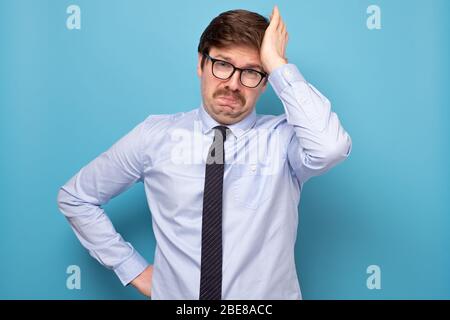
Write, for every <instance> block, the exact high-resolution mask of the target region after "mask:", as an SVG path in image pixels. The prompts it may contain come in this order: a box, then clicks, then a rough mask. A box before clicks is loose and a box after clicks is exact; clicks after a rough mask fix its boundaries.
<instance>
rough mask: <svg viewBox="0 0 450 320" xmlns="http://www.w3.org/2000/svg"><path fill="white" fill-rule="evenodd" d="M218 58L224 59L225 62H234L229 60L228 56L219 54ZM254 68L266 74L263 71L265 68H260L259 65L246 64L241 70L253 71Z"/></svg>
mask: <svg viewBox="0 0 450 320" xmlns="http://www.w3.org/2000/svg"><path fill="white" fill-rule="evenodd" d="M216 58H222V59H224V60H225V61H228V62H230V63H231V62H232V60H231V59H230V58H228V57H226V56H224V55H222V54H218V55H216ZM252 68H257V69H259V70H258V71H260V72H264V71H263V70H264V69H263V68H262V67H261V66H260V65H258V64H251V63H250V64H246V65H245V66H243V67H241V69H252Z"/></svg>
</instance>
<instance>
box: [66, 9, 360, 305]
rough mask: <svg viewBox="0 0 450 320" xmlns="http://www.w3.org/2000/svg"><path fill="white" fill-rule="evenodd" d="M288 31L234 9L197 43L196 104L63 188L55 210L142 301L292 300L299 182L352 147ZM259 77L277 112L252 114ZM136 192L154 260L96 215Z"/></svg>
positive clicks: (143, 127) (157, 119)
mask: <svg viewBox="0 0 450 320" xmlns="http://www.w3.org/2000/svg"><path fill="white" fill-rule="evenodd" d="M287 41H288V34H287V31H286V26H285V24H284V22H283V20H282V18H281V16H280V14H279V11H278V8H277V7H274V9H273V11H272V15H271V18H270V23H269V22H268V21H267V19H266V18H264V17H262V16H260V15H259V14H256V13H253V12H249V11H244V10H234V11H228V12H224V13H222V14H220V15H219V16H218V17H216V18H215V19H213V20H212V21H211V23H210V25H209V26H208V27H207V28H206V30H205V31H204V33H203V35H202V36H201V39H200V43H199V46H198V68H197V71H198V76H199V77H200V80H201V93H202V104H201V106H200V107H199V108H198V109H194V110H192V111H190V112H186V113H178V114H174V115H154V116H153V115H151V116H149V117H148V118H147V119H146V120H145V121H143V122H142V123H140V124H139V125H138V126H136V127H135V128H134V129H133V130H132V131H131V132H130V133H128V134H127V135H126V136H125V137H123V138H122V139H120V140H119V141H118V142H117V143H115V144H114V145H113V146H112V147H111V148H110V149H109V150H107V151H106V152H104V153H103V154H101V155H100V156H99V157H98V158H96V159H95V160H93V161H92V162H91V163H89V164H88V165H87V166H85V167H84V168H82V169H81V170H80V172H79V173H78V174H77V175H75V176H74V177H73V178H72V179H71V180H69V181H68V182H67V184H66V185H64V186H63V187H62V188H61V190H60V192H59V194H58V204H59V208H60V210H61V211H62V212H63V213H64V215H65V216H66V217H67V218H68V220H69V222H70V223H71V226H72V228H73V229H74V231H75V233H76V235H77V237H78V238H79V240H80V241H81V243H82V245H83V246H84V247H86V248H87V249H88V250H89V252H90V254H91V255H92V256H93V257H94V258H96V259H97V260H98V261H99V262H100V263H101V264H103V265H104V266H106V267H108V268H111V269H112V270H114V271H115V273H116V274H117V276H118V277H119V279H120V280H121V282H122V283H123V284H124V285H128V284H129V283H131V284H132V285H133V286H135V287H136V288H137V289H138V290H139V291H140V292H141V293H143V294H144V295H146V296H149V297H150V296H151V297H152V299H214V300H217V299H301V292H300V287H299V283H298V278H297V273H296V267H295V259H294V245H295V240H296V234H297V222H298V211H297V210H298V209H297V208H298V204H299V200H300V192H301V189H302V186H303V184H304V183H305V182H306V181H307V180H308V179H309V178H310V177H312V176H315V175H319V174H322V173H324V172H325V171H327V170H328V169H330V168H331V167H333V166H334V165H336V164H337V163H339V162H340V161H342V160H344V159H345V158H346V157H347V156H348V154H349V152H350V148H351V140H350V137H349V135H348V134H347V133H346V132H345V130H344V129H343V128H342V126H341V124H340V122H339V120H338V118H337V116H336V114H335V113H333V112H331V110H330V102H329V101H328V100H327V98H325V97H324V96H323V95H322V94H321V93H320V92H319V91H318V90H317V89H315V88H314V87H313V86H312V85H310V84H308V83H307V82H306V81H305V80H304V78H303V77H302V75H301V73H300V72H299V71H298V69H297V67H296V66H295V65H292V64H288V63H287V59H286V57H285V51H286V45H287ZM267 82H269V83H270V84H271V85H272V87H273V89H274V91H275V93H276V94H277V95H278V97H279V98H280V99H281V101H282V103H283V105H284V109H285V114H283V115H280V116H270V115H256V111H255V105H256V102H257V100H258V98H259V97H260V95H261V94H262V93H263V92H264V90H265V89H266V87H267ZM137 181H142V182H143V183H144V185H145V192H146V195H147V200H148V203H149V207H150V210H151V212H152V223H153V230H154V233H155V238H156V242H157V243H156V252H155V258H154V264H153V265H149V264H148V262H147V261H145V259H144V258H142V256H141V255H139V254H138V253H137V252H136V251H135V250H134V249H133V247H132V246H131V244H129V243H127V242H125V241H124V240H123V239H122V237H121V236H120V235H119V234H118V233H117V232H116V231H115V229H114V227H113V226H112V224H111V222H110V220H109V219H108V217H107V216H106V214H105V212H104V211H103V209H102V208H101V205H103V204H105V203H107V202H108V201H109V200H110V199H111V198H112V197H114V196H116V195H118V194H119V193H121V192H123V191H124V190H126V189H127V188H128V187H129V186H131V185H132V184H134V183H135V182H137Z"/></svg>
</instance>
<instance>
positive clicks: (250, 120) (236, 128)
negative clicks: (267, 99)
mask: <svg viewBox="0 0 450 320" xmlns="http://www.w3.org/2000/svg"><path fill="white" fill-rule="evenodd" d="M255 109H256V108H253V110H252V112H251V113H250V114H248V115H247V116H246V117H245V118H244V119H242V120H241V121H239V122H237V123H234V124H231V125H227V127H228V128H229V129H230V130H231V133H232V134H233V135H234V136H235V137H236V138H239V137H240V136H242V135H243V134H244V133H245V132H246V131H247V130H249V129H251V128H252V127H253V126H254V125H255V122H256V110H255ZM198 114H199V117H200V121H201V122H202V132H203V134H207V133H208V132H209V131H210V130H212V129H213V128H214V127H215V126H220V125H223V124H220V123H218V122H217V121H216V120H214V119H213V118H212V117H211V116H210V115H209V113H208V112H207V111H206V109H205V106H204V104H203V102H202V103H201V105H200V107H199V112H198Z"/></svg>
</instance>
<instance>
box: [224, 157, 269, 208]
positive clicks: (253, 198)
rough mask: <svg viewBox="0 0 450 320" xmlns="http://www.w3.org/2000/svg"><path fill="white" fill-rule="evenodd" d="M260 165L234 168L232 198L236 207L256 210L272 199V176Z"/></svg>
mask: <svg viewBox="0 0 450 320" xmlns="http://www.w3.org/2000/svg"><path fill="white" fill-rule="evenodd" d="M266 169H267V168H265V167H264V166H262V165H259V164H240V165H237V166H236V167H235V168H234V176H235V179H236V180H235V183H234V185H233V190H232V191H233V196H234V200H235V201H236V203H237V205H238V206H244V207H245V208H248V209H252V210H256V209H258V208H260V207H261V206H262V204H264V203H266V202H267V201H269V200H270V199H271V198H272V193H273V190H271V185H272V183H271V182H272V175H271V174H270V173H269V172H268V171H267V170H266Z"/></svg>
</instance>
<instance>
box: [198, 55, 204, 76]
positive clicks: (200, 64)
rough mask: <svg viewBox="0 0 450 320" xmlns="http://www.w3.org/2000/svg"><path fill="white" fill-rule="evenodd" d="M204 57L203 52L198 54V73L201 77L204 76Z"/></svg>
mask: <svg viewBox="0 0 450 320" xmlns="http://www.w3.org/2000/svg"><path fill="white" fill-rule="evenodd" d="M202 58H203V55H202V54H201V53H199V54H198V63H197V75H198V77H199V78H201V77H202V74H203V70H202Z"/></svg>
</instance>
